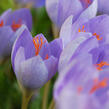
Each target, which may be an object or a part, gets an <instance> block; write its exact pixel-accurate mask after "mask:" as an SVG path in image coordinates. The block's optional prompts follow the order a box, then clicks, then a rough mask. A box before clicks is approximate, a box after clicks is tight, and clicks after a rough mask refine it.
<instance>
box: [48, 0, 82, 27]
mask: <svg viewBox="0 0 109 109" xmlns="http://www.w3.org/2000/svg"><path fill="white" fill-rule="evenodd" d="M71 4H72V5H71ZM46 8H47V12H48V15H49V16H50V18H51V19H52V20H53V22H54V23H55V24H56V25H57V26H58V27H61V25H62V23H63V22H64V21H65V19H66V18H67V17H69V16H70V15H75V16H78V15H79V14H80V13H81V12H82V10H83V7H82V5H81V2H80V1H79V0H69V1H67V2H66V0H47V1H46Z"/></svg>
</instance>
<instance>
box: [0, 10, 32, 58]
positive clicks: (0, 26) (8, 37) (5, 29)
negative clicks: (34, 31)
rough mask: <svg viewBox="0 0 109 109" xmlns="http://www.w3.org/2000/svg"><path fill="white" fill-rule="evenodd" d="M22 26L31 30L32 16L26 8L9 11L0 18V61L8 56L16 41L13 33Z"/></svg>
mask: <svg viewBox="0 0 109 109" xmlns="http://www.w3.org/2000/svg"><path fill="white" fill-rule="evenodd" d="M22 24H25V25H27V27H28V28H29V30H31V28H32V16H31V14H30V11H29V10H28V9H26V8H22V9H19V10H16V11H14V12H12V10H11V9H9V10H7V11H5V12H4V13H3V14H2V15H1V16H0V44H1V45H0V60H2V59H3V58H4V57H5V56H9V55H10V53H11V48H12V45H13V42H14V41H15V39H16V36H15V32H16V31H17V30H18V29H19V28H20V27H21V26H22Z"/></svg>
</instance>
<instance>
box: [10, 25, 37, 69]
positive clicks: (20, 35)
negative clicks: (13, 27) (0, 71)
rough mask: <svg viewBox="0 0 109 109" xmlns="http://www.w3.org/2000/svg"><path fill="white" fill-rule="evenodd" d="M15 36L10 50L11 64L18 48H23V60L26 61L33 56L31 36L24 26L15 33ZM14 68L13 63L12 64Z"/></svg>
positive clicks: (33, 48) (33, 49)
mask: <svg viewBox="0 0 109 109" xmlns="http://www.w3.org/2000/svg"><path fill="white" fill-rule="evenodd" d="M15 36H16V37H17V39H16V41H15V43H14V45H13V49H12V55H11V56H12V57H11V58H12V62H14V59H15V56H16V52H17V50H18V49H19V48H20V47H23V48H24V51H25V58H26V59H28V58H30V57H33V56H35V47H34V44H33V41H32V36H31V34H30V32H29V30H28V29H27V27H26V26H24V25H23V26H22V27H21V28H20V29H19V30H18V31H17V32H16V33H15ZM12 65H13V68H14V63H12Z"/></svg>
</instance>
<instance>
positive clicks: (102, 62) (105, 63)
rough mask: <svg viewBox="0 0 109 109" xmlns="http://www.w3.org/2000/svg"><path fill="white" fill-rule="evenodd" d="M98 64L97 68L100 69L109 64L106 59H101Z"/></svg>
mask: <svg viewBox="0 0 109 109" xmlns="http://www.w3.org/2000/svg"><path fill="white" fill-rule="evenodd" d="M96 65H97V69H98V70H100V71H101V70H102V67H103V66H105V65H107V66H109V64H108V63H107V62H104V61H101V62H100V63H99V64H96Z"/></svg>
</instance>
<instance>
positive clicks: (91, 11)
mask: <svg viewBox="0 0 109 109" xmlns="http://www.w3.org/2000/svg"><path fill="white" fill-rule="evenodd" d="M96 13H97V0H93V2H92V3H91V5H90V6H89V7H88V8H86V9H85V10H84V11H83V12H82V13H81V15H80V16H79V18H87V19H90V18H93V17H95V16H96Z"/></svg>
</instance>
